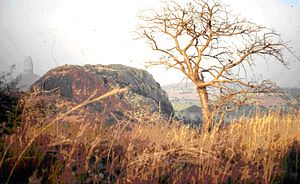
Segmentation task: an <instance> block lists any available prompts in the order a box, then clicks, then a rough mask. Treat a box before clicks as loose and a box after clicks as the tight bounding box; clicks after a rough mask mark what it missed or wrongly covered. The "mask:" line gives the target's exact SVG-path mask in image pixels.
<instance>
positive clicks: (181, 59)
mask: <svg viewBox="0 0 300 184" xmlns="http://www.w3.org/2000/svg"><path fill="white" fill-rule="evenodd" d="M139 18H140V19H141V24H140V25H139V26H138V28H137V33H138V38H141V39H144V40H146V42H147V43H148V44H149V45H150V47H151V48H152V49H153V50H155V51H158V52H160V53H161V54H162V57H161V58H160V59H159V60H158V61H154V62H151V63H150V65H165V66H166V67H168V68H174V69H177V70H179V71H181V72H182V73H183V74H184V75H185V76H186V77H187V78H188V79H189V80H190V81H191V82H193V83H194V84H195V86H196V88H197V91H198V94H199V99H200V104H201V107H202V117H203V119H204V124H205V125H204V128H206V129H208V128H212V127H211V126H212V125H211V122H212V119H213V114H214V112H213V111H214V109H221V108H223V107H224V106H227V104H228V102H230V104H232V103H234V104H235V105H234V107H236V106H237V105H240V104H241V103H245V102H247V100H248V98H249V97H251V96H253V94H260V93H277V92H278V89H277V87H276V85H274V83H272V82H271V81H268V80H262V81H257V80H255V79H253V78H249V77H247V76H248V75H249V72H251V69H250V68H251V66H253V64H254V63H255V62H257V60H258V58H261V59H262V60H265V59H266V58H268V57H270V58H271V59H273V60H277V61H279V62H282V63H284V62H285V61H284V58H283V53H282V51H283V49H284V48H286V45H285V43H283V42H282V41H281V39H280V36H279V35H278V34H277V33H276V32H275V31H274V30H272V29H269V28H266V27H264V26H261V25H258V24H255V23H253V22H250V21H248V20H245V19H243V18H241V17H239V16H237V15H234V14H232V12H231V11H230V10H229V9H228V7H226V5H224V4H222V3H221V2H220V1H214V0H195V1H188V2H187V3H186V4H182V3H179V2H178V1H172V0H171V1H166V2H165V4H163V6H162V8H159V9H150V10H148V11H143V12H142V13H141V14H140V15H139ZM248 94H250V96H249V95H248ZM214 102H215V103H214ZM212 107H213V108H212ZM230 108H231V107H230Z"/></svg>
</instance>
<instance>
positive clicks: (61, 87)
mask: <svg viewBox="0 0 300 184" xmlns="http://www.w3.org/2000/svg"><path fill="white" fill-rule="evenodd" d="M125 87H126V88H128V91H127V92H126V93H125V94H124V93H122V94H117V95H113V96H110V97H109V98H106V99H103V100H101V101H98V102H95V103H92V104H90V105H87V106H85V107H83V108H80V109H78V110H76V111H74V112H72V113H70V114H68V116H67V117H65V118H63V119H62V120H61V122H70V121H72V122H89V123H90V122H95V123H105V124H114V123H116V122H118V121H119V120H121V119H123V118H124V117H129V116H131V115H132V113H153V112H159V113H161V114H163V115H164V116H170V115H172V114H173V108H172V105H171V103H170V102H169V100H168V97H167V95H166V93H165V92H164V91H163V90H162V89H161V87H160V85H159V83H157V82H156V81H155V80H154V79H153V77H152V75H150V74H149V73H148V72H147V71H145V70H140V69H135V68H131V67H127V66H123V65H85V66H77V65H65V66H60V67H57V68H54V69H52V70H50V71H49V72H47V73H46V74H45V75H44V76H43V77H41V78H40V79H39V80H38V81H37V82H35V83H34V84H33V85H32V86H31V89H30V93H29V94H28V96H27V97H25V101H26V105H25V113H24V117H23V121H25V122H26V123H32V124H43V123H46V122H51V121H53V120H55V118H57V117H59V116H60V115H61V114H63V113H65V112H67V111H69V110H70V109H71V108H72V107H74V106H76V105H77V104H80V103H82V102H84V101H85V100H86V99H88V98H90V97H91V95H92V94H93V93H95V92H96V95H95V97H96V96H101V95H103V94H105V93H107V92H110V91H111V90H112V89H114V88H125Z"/></svg>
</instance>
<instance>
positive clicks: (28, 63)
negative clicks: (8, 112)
mask: <svg viewBox="0 0 300 184" xmlns="http://www.w3.org/2000/svg"><path fill="white" fill-rule="evenodd" d="M23 65H24V66H23V67H24V71H23V73H22V74H21V80H20V82H19V84H18V86H19V88H20V90H22V91H27V90H28V89H29V88H30V86H31V85H32V84H33V83H34V82H35V81H37V80H38V79H39V78H40V76H38V75H36V74H35V73H34V72H33V62H32V58H31V57H30V56H27V57H26V58H25V60H24V63H23Z"/></svg>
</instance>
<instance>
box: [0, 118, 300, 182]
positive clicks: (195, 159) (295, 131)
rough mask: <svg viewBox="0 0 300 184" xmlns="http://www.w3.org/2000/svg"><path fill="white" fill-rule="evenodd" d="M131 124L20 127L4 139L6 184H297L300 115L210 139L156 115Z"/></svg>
mask: <svg viewBox="0 0 300 184" xmlns="http://www.w3.org/2000/svg"><path fill="white" fill-rule="evenodd" d="M63 118H64V119H68V120H69V122H72V118H74V117H72V116H64V117H63ZM132 119H133V122H130V121H125V120H124V121H120V122H119V124H117V125H115V126H112V127H105V126H103V125H102V124H90V123H88V122H82V123H81V124H72V123H69V124H66V123H64V124H61V123H60V121H56V122H48V124H47V123H45V124H43V126H42V127H41V126H37V125H25V126H23V127H20V128H19V129H18V130H16V132H15V133H13V134H11V135H9V136H5V137H2V138H1V140H2V141H1V145H0V150H1V152H0V159H1V160H0V178H1V182H0V183H2V182H5V181H7V180H8V177H9V175H10V174H11V177H10V178H9V182H12V183H14V182H16V181H18V182H20V181H21V182H22V181H24V182H27V181H28V180H29V181H31V182H33V183H34V182H43V183H44V182H49V183H52V182H57V181H62V182H64V183H74V182H76V181H77V182H83V183H85V182H92V181H94V182H97V181H98V182H100V181H103V182H116V183H143V182H145V181H151V182H153V183H183V182H190V183H196V182H200V183H223V182H229V181H230V182H239V183H240V182H253V183H257V182H261V183H275V182H280V181H281V182H282V181H283V180H284V179H283V177H284V176H286V178H287V177H291V178H292V180H293V181H294V180H295V181H296V178H295V173H294V172H296V171H295V169H293V168H291V167H294V166H291V165H290V163H294V164H296V165H299V162H298V157H299V153H298V152H296V154H294V156H293V158H287V155H288V153H289V151H290V148H291V146H293V145H295V143H297V142H299V141H300V115H299V114H298V115H292V114H286V115H280V114H269V115H268V116H264V117H256V118H253V119H244V120H243V119H240V120H239V121H235V122H233V123H232V124H231V125H230V126H228V127H226V128H224V129H218V128H215V129H213V130H212V131H211V132H209V133H207V132H205V133H199V130H197V129H195V128H192V127H189V126H186V125H183V124H181V123H180V122H174V121H171V120H168V121H167V120H165V119H162V118H160V117H159V116H158V115H155V114H152V115H138V114H134V115H133V117H132ZM297 155H298V157H297ZM291 160H292V162H291ZM284 170H288V171H289V173H285V172H284ZM298 170H299V168H298ZM298 175H299V174H298ZM293 177H294V178H293ZM296 177H297V176H296ZM286 178H285V180H287V179H286Z"/></svg>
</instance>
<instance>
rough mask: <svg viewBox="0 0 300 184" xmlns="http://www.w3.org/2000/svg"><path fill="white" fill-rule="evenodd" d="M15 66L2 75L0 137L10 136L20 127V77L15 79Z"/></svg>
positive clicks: (0, 87) (0, 79)
mask: <svg viewBox="0 0 300 184" xmlns="http://www.w3.org/2000/svg"><path fill="white" fill-rule="evenodd" d="M14 70H15V66H12V67H11V69H10V71H8V72H5V73H2V74H1V75H0V109H1V110H0V135H3V134H10V133H11V132H12V130H14V129H15V128H16V127H17V126H18V125H20V117H19V115H20V113H21V107H20V104H19V103H18V101H19V97H20V95H21V92H20V90H19V89H18V87H17V86H18V82H19V81H20V76H17V77H14V76H13V72H14Z"/></svg>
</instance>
